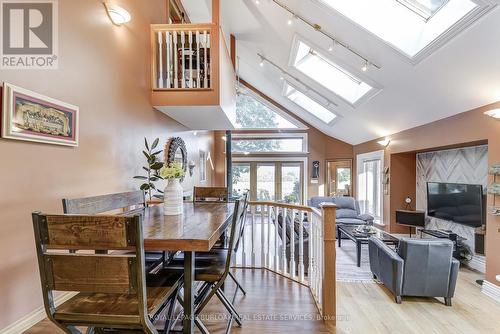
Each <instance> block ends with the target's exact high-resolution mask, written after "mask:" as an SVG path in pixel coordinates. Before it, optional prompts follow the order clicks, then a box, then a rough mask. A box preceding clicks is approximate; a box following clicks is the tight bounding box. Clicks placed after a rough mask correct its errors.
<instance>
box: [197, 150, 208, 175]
mask: <svg viewBox="0 0 500 334" xmlns="http://www.w3.org/2000/svg"><path fill="white" fill-rule="evenodd" d="M199 166H200V182H206V181H207V152H205V151H202V150H200V165H199Z"/></svg>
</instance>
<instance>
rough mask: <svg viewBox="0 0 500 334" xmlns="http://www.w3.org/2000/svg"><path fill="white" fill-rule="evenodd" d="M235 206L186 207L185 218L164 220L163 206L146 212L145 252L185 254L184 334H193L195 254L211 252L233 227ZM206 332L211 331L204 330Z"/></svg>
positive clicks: (186, 204)
mask: <svg viewBox="0 0 500 334" xmlns="http://www.w3.org/2000/svg"><path fill="white" fill-rule="evenodd" d="M233 210H234V203H220V202H205V203H192V202H190V203H187V202H186V203H184V212H183V214H182V215H177V216H165V215H164V214H163V205H155V206H150V207H147V208H145V209H144V213H143V222H144V249H145V250H146V251H183V252H184V305H183V306H184V333H194V328H195V321H196V322H197V323H198V325H199V326H203V324H202V323H201V321H200V320H199V319H195V313H194V312H195V309H194V280H195V255H196V252H208V251H210V250H211V249H212V247H213V246H214V245H215V243H216V242H217V240H218V239H219V238H220V237H221V235H222V234H223V233H224V232H225V230H226V229H227V228H228V226H229V225H230V223H231V218H232V215H233ZM205 331H206V332H208V330H206V329H205Z"/></svg>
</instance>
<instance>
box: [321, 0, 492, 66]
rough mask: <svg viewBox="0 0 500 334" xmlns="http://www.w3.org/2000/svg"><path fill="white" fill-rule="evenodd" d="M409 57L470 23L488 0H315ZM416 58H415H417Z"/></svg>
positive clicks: (415, 57) (484, 10)
mask: <svg viewBox="0 0 500 334" xmlns="http://www.w3.org/2000/svg"><path fill="white" fill-rule="evenodd" d="M317 1H320V2H321V3H323V4H324V5H326V6H327V7H329V8H330V9H334V10H336V11H337V12H339V13H340V14H342V15H344V16H346V17H347V18H349V19H351V20H353V21H354V22H355V23H357V24H359V25H360V26H362V27H363V28H365V29H366V30H368V31H369V32H371V33H373V34H374V35H376V36H377V37H379V38H381V39H382V40H384V41H385V42H386V43H388V44H390V45H391V46H393V47H395V48H396V49H397V50H399V51H401V52H402V53H403V54H405V55H406V56H408V57H409V58H412V59H417V58H419V59H420V58H422V57H423V56H420V55H419V53H421V52H422V51H424V49H426V48H427V47H431V45H433V44H435V43H436V42H437V41H438V40H439V41H441V39H444V38H445V37H448V38H449V36H450V35H451V34H455V33H457V32H458V31H459V30H462V29H465V27H466V26H467V25H469V24H471V23H472V22H473V21H474V19H476V18H478V17H479V16H480V15H482V14H484V13H485V12H486V9H488V8H490V6H489V4H488V3H489V2H488V1H489V0H474V1H472V0H371V1H366V0H349V1H345V0H317ZM419 59H417V60H419Z"/></svg>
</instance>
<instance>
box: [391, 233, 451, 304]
mask: <svg viewBox="0 0 500 334" xmlns="http://www.w3.org/2000/svg"><path fill="white" fill-rule="evenodd" d="M397 253H398V255H399V256H400V257H401V258H402V259H403V260H404V269H403V293H404V294H407V295H417V296H426V295H432V296H445V295H446V292H447V291H448V282H449V279H450V271H451V263H452V258H453V243H452V242H451V241H450V240H447V239H409V238H402V239H401V240H400V241H399V246H398V250H397Z"/></svg>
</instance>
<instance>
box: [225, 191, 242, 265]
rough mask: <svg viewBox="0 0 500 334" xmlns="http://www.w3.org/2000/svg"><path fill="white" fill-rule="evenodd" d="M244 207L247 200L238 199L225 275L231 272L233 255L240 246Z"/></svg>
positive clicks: (232, 222)
mask: <svg viewBox="0 0 500 334" xmlns="http://www.w3.org/2000/svg"><path fill="white" fill-rule="evenodd" d="M244 207H245V198H244V197H242V198H240V199H237V200H236V201H235V202H234V211H233V217H232V220H231V232H230V236H229V248H228V251H227V258H226V268H225V274H227V273H228V272H229V268H230V267H231V260H232V258H233V257H232V256H233V253H235V252H236V251H237V245H238V243H239V242H238V240H239V238H240V234H241V224H242V220H243V219H244V217H245V214H244V211H243V210H244Z"/></svg>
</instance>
